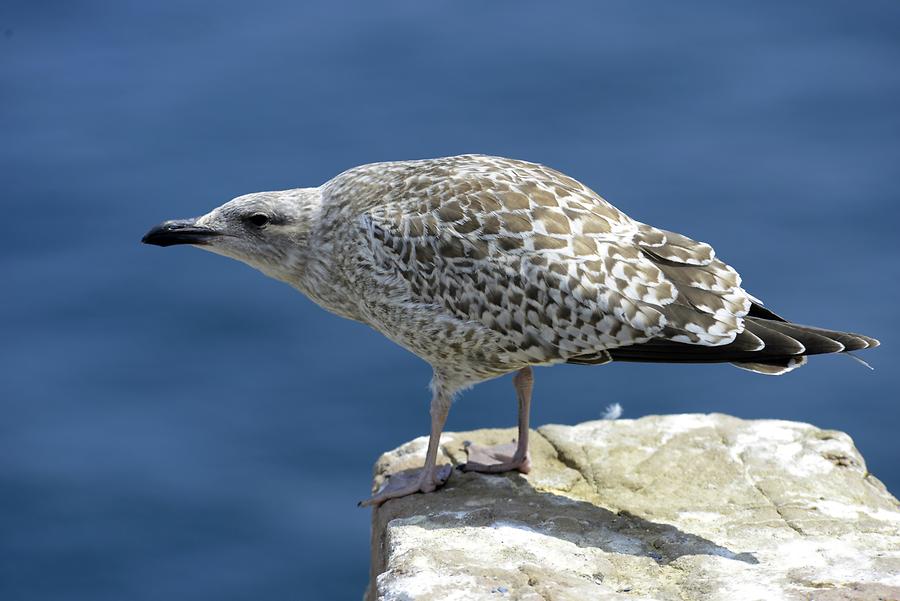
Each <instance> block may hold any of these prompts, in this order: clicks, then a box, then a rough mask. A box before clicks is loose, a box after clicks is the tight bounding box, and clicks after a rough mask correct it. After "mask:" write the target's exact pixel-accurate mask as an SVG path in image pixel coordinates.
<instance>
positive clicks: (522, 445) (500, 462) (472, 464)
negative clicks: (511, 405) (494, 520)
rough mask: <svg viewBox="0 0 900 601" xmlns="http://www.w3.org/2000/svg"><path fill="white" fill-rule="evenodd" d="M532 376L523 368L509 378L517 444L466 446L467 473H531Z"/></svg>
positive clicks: (465, 468) (530, 372) (526, 368)
mask: <svg viewBox="0 0 900 601" xmlns="http://www.w3.org/2000/svg"><path fill="white" fill-rule="evenodd" d="M533 384H534V373H533V372H532V370H531V367H523V368H522V369H520V370H519V371H517V372H516V375H515V376H513V386H515V388H516V397H517V398H518V400H519V440H518V443H517V444H515V445H514V444H512V443H509V444H503V445H496V446H492V447H486V446H481V445H476V444H468V445H466V452H467V453H468V456H469V461H468V462H467V463H466V464H465V465H464V466H462V469H463V470H464V471H467V472H484V473H488V474H494V473H497V472H508V471H511V470H518V471H520V472H522V473H523V474H527V473H528V472H529V470H530V469H531V462H530V460H529V457H528V413H529V411H530V410H531V388H532V386H533Z"/></svg>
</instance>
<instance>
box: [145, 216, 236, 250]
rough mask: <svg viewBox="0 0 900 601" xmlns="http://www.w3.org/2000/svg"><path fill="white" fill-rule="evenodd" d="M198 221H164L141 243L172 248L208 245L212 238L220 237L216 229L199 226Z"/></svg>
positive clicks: (148, 233)
mask: <svg viewBox="0 0 900 601" xmlns="http://www.w3.org/2000/svg"><path fill="white" fill-rule="evenodd" d="M196 221H197V220H196V219H176V220H173V221H163V222H162V223H160V224H159V225H157V226H156V227H154V228H153V229H151V230H150V231H149V232H147V233H146V234H144V237H143V238H141V242H143V243H144V244H154V245H156V246H172V245H174V244H206V243H207V242H209V240H210V238H215V237H216V236H218V235H220V234H219V232H217V231H216V230H214V229H211V228H208V227H203V226H199V225H197V224H196Z"/></svg>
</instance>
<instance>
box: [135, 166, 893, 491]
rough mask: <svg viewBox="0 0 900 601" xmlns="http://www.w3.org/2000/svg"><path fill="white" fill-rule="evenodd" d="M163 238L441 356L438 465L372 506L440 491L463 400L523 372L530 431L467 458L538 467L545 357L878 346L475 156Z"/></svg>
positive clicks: (259, 208)
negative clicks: (534, 451) (789, 317)
mask: <svg viewBox="0 0 900 601" xmlns="http://www.w3.org/2000/svg"><path fill="white" fill-rule="evenodd" d="M143 242H145V243H147V244H155V245H158V246H170V245H173V244H191V245H194V246H199V247H200V248H203V249H206V250H209V251H212V252H214V253H218V254H221V255H225V256H228V257H231V258H233V259H237V260H239V261H243V262H244V263H247V264H248V265H250V266H251V267H255V268H256V269H259V270H260V271H262V272H263V273H265V274H266V275H268V276H270V277H273V278H276V279H278V280H281V281H284V282H286V283H288V284H290V285H291V286H293V287H295V288H297V289H298V290H299V291H300V292H302V293H304V294H306V295H307V296H308V297H309V298H311V299H312V300H313V301H315V302H316V303H318V304H319V305H320V306H322V307H323V308H325V309H327V310H328V311H331V312H333V313H336V314H338V315H340V316H342V317H346V318H348V319H353V320H356V321H360V322H363V323H365V324H368V325H370V326H371V327H373V328H375V329H376V330H378V331H379V332H381V333H382V334H384V335H385V336H387V337H388V338H390V339H391V340H393V341H394V342H396V343H397V344H399V345H401V346H403V347H404V348H406V349H408V350H410V351H411V352H413V353H415V354H416V355H418V356H419V357H421V358H422V359H424V360H425V361H427V362H428V363H430V364H431V366H432V368H433V370H434V377H433V378H432V381H431V389H432V391H433V397H432V400H431V435H430V438H429V440H428V450H427V453H426V457H425V467H424V469H422V470H421V471H420V472H418V474H417V475H415V476H414V477H412V478H409V477H406V478H403V477H394V478H390V479H389V480H388V483H387V485H386V486H385V487H383V488H382V490H380V491H379V492H378V493H376V494H375V495H374V496H372V497H371V498H370V499H368V500H367V501H364V502H363V503H362V504H364V505H377V504H379V503H382V502H384V501H385V500H387V499H391V498H396V497H402V496H404V495H408V494H411V493H416V492H426V493H427V492H431V491H433V490H435V489H436V488H437V487H439V486H441V485H442V484H443V483H444V482H445V481H446V479H447V478H448V477H449V473H450V469H449V466H441V467H438V466H436V465H435V461H436V458H437V451H438V442H439V439H440V434H441V430H442V429H443V427H444V421H445V420H446V418H447V412H448V410H449V408H450V404H451V401H452V399H453V397H454V395H455V394H456V393H457V392H458V391H460V390H462V389H465V388H467V387H469V386H472V385H473V384H476V383H478V382H481V381H483V380H487V379H490V378H495V377H497V376H501V375H503V374H507V373H511V372H515V376H514V377H513V384H514V385H515V391H516V395H517V397H518V403H519V420H518V433H519V435H518V443H517V444H516V445H515V448H514V449H513V448H512V446H513V445H504V446H503V447H493V448H491V447H477V446H471V447H469V449H468V452H469V462H468V463H467V464H466V466H465V469H467V470H472V471H479V472H502V471H507V470H519V471H521V472H527V471H528V469H529V463H528V413H529V406H530V403H531V388H532V382H533V375H532V370H531V366H533V365H551V364H555V363H580V364H590V365H600V364H603V363H609V362H611V361H648V362H675V363H721V362H724V363H732V364H734V365H736V366H738V367H741V368H743V369H748V370H751V371H754V372H758V373H761V374H770V375H777V374H783V373H785V372H788V371H791V370H792V369H795V368H797V367H799V366H801V365H803V364H804V363H806V356H807V355H817V354H822V353H841V352H849V351H855V350H859V349H865V348H871V347H874V346H877V345H878V341H877V340H874V339H872V338H869V337H867V336H862V335H859V334H849V333H844V332H836V331H831V330H825V329H822V328H814V327H809V326H801V325H797V324H795V323H791V322H788V321H786V320H784V319H782V318H781V317H779V316H778V315H776V314H775V313H772V312H771V311H769V310H768V309H766V308H764V307H763V306H762V303H761V302H760V301H758V300H757V299H755V298H754V297H752V296H751V295H750V294H748V293H747V292H746V291H745V290H744V289H743V288H742V287H741V279H740V276H738V274H737V272H736V271H735V270H734V269H732V268H731V267H730V266H728V265H726V264H725V263H723V262H722V261H721V260H719V259H717V258H716V256H715V253H714V252H713V249H712V248H711V247H710V246H709V245H708V244H704V243H702V242H696V241H694V240H691V239H690V238H687V237H685V236H682V235H681V234H676V233H673V232H668V231H665V230H660V229H657V228H654V227H652V226H649V225H646V224H644V223H641V222H639V221H635V220H633V219H631V218H629V217H628V216H627V215H625V214H624V213H622V212H621V211H619V210H618V209H616V208H615V207H613V206H612V205H611V204H609V203H608V202H606V201H605V200H604V199H603V198H601V197H600V196H599V195H598V194H597V193H595V192H594V191H593V190H591V189H589V188H588V187H587V186H585V185H584V184H582V183H580V182H578V181H576V180H574V179H572V178H570V177H567V176H565V175H563V174H562V173H560V172H558V171H555V170H553V169H550V168H548V167H544V166H542V165H537V164H535V163H527V162H524V161H517V160H512V159H505V158H500V157H491V156H481V155H465V156H456V157H446V158H439V159H427V160H421V161H399V162H391V163H375V164H371V165H363V166H360V167H356V168H354V169H350V170H349V171H345V172H344V173H342V174H340V175H338V176H337V177H335V178H334V179H332V180H330V181H328V182H326V183H325V184H323V185H321V186H319V187H318V188H299V189H295V190H284V191H280V192H260V193H257V194H248V195H246V196H240V197H238V198H235V199H234V200H232V201H230V202H227V203H225V204H224V205H222V206H221V207H219V208H217V209H214V210H212V211H211V212H209V213H207V214H206V215H203V216H202V217H199V218H196V219H189V220H181V221H166V222H164V223H162V224H160V225H158V226H156V227H154V228H153V229H151V230H150V231H149V232H147V234H146V235H145V236H144V238H143Z"/></svg>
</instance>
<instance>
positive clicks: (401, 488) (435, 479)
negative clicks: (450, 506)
mask: <svg viewBox="0 0 900 601" xmlns="http://www.w3.org/2000/svg"><path fill="white" fill-rule="evenodd" d="M452 471H453V470H452V468H451V467H450V465H447V464H445V465H439V466H435V467H434V468H433V469H432V470H431V471H430V472H426V471H425V470H424V469H415V470H403V471H402V472H397V473H396V474H391V475H390V476H388V479H387V482H385V483H384V485H382V487H381V488H380V489H379V490H378V492H377V493H375V494H374V495H372V496H371V497H369V498H368V499H366V500H364V501H360V502H359V503H358V504H357V507H369V506H374V507H377V506H379V505H381V504H382V503H384V502H385V501H387V500H388V499H398V498H400V497H405V496H407V495H412V494H415V493H419V492H421V493H429V492H433V491H435V490H437V489H438V488H440V487H442V486H443V485H444V484H446V483H447V480H449V479H450V473H451V472H452Z"/></svg>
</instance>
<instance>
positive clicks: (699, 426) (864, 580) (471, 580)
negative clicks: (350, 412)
mask: <svg viewBox="0 0 900 601" xmlns="http://www.w3.org/2000/svg"><path fill="white" fill-rule="evenodd" d="M513 437H514V432H513V431H512V430H479V431H476V432H467V433H446V434H445V435H444V436H443V437H442V439H441V442H442V447H441V458H440V459H439V462H440V461H443V462H450V463H453V464H457V465H458V464H460V463H463V462H464V461H465V453H464V451H463V443H464V441H466V440H471V441H473V442H478V443H482V444H495V443H499V442H508V441H509V440H511V439H512V438H513ZM425 444H426V440H425V438H419V439H416V440H413V441H411V442H409V443H407V444H405V445H403V446H401V447H399V448H398V449H395V450H394V451H391V452H389V453H386V454H384V455H383V456H382V457H381V458H380V459H379V461H378V463H377V464H376V467H375V484H376V488H377V486H379V485H380V484H381V483H382V482H383V481H384V478H385V474H389V473H394V472H396V471H398V470H403V469H409V468H413V467H417V466H420V465H421V464H422V461H423V459H424V449H425ZM531 457H532V471H531V473H530V474H528V475H527V476H524V475H521V474H518V473H516V474H504V475H499V476H495V475H484V474H475V473H462V472H460V471H454V474H453V476H452V477H451V479H450V482H449V483H448V484H447V485H446V486H445V487H444V488H443V489H441V490H440V491H438V492H436V493H432V494H428V495H413V496H410V497H406V498H403V499H397V500H392V501H388V502H387V503H385V504H384V505H383V506H381V507H380V508H378V509H376V510H374V511H373V516H372V573H371V581H370V584H369V589H368V591H367V593H366V599H367V600H369V601H373V600H375V599H379V600H382V599H383V600H386V601H413V600H415V601H437V600H441V601H453V600H465V601H477V600H481V599H485V600H487V599H489V600H491V601H505V600H522V601H532V600H534V601H583V600H598V601H605V600H613V599H616V600H629V601H634V600H639V599H640V600H647V599H655V600H661V601H662V600H670V599H671V600H678V601H690V600H700V599H702V600H704V601H705V600H722V601H744V600H747V601H754V600H762V601H778V600H781V599H784V600H790V601H792V600H816V601H838V600H854V601H862V600H870V599H872V600H875V599H881V600H897V599H900V503H898V501H897V500H896V499H895V498H894V497H893V496H891V494H890V493H888V492H887V490H886V489H885V487H884V485H882V484H881V482H879V481H878V480H877V479H876V478H875V477H873V476H872V475H871V474H869V473H868V471H867V470H866V467H865V462H864V461H863V458H862V456H861V455H860V454H859V452H858V451H857V450H856V448H855V447H854V446H853V441H852V440H851V439H850V437H849V436H847V435H846V434H844V433H842V432H836V431H831V430H820V429H818V428H815V427H813V426H811V425H808V424H802V423H795V422H786V421H774V420H760V421H744V420H740V419H737V418H734V417H730V416H727V415H717V414H714V415H671V416H651V417H645V418H641V419H637V420H619V421H595V422H587V423H584V424H580V425H577V426H572V427H569V426H555V425H550V426H544V427H542V428H539V429H538V430H537V431H536V432H534V433H533V435H532V446H531Z"/></svg>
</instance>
